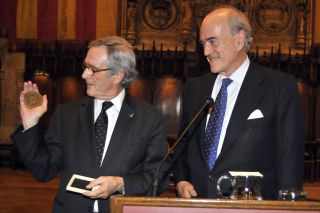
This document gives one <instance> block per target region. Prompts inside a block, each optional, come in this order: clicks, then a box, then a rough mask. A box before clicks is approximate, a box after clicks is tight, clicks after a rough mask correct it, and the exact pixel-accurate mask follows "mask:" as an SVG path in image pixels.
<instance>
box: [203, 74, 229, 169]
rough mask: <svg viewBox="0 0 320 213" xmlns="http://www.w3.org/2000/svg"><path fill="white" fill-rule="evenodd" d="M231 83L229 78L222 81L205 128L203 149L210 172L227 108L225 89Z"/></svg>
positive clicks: (215, 156)
mask: <svg viewBox="0 0 320 213" xmlns="http://www.w3.org/2000/svg"><path fill="white" fill-rule="evenodd" d="M231 82H232V80H231V79H230V78H225V79H223V80H222V86H221V88H220V91H219V94H218V96H217V98H216V101H215V103H214V108H213V109H212V111H211V114H210V118H209V121H208V124H207V128H206V134H205V138H204V147H203V149H204V154H205V157H206V160H207V163H208V167H209V169H210V170H211V169H212V167H213V165H214V163H215V161H216V158H217V150H218V145H219V139H220V134H221V128H222V124H223V119H224V114H225V112H226V107H227V98H228V91H227V87H228V86H229V84H230V83H231Z"/></svg>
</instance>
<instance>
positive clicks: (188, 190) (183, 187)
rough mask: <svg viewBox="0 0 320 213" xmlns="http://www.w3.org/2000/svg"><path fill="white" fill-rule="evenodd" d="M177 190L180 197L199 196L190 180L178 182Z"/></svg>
mask: <svg viewBox="0 0 320 213" xmlns="http://www.w3.org/2000/svg"><path fill="white" fill-rule="evenodd" d="M177 191H178V195H179V196H180V197H184V198H191V197H196V196H197V192H196V190H195V189H194V188H193V185H192V184H191V183H190V182H188V181H180V182H179V183H178V184H177Z"/></svg>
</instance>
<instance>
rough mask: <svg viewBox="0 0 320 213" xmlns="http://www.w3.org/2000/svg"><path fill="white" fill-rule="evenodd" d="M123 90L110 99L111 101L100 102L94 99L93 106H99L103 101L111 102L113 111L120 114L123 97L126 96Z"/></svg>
mask: <svg viewBox="0 0 320 213" xmlns="http://www.w3.org/2000/svg"><path fill="white" fill-rule="evenodd" d="M125 91H126V90H125V89H122V90H121V92H120V93H119V94H118V95H117V96H116V97H114V98H112V99H111V100H101V99H94V102H95V103H94V104H95V106H101V105H102V103H103V102H105V101H111V102H112V103H113V106H112V108H114V109H115V110H117V111H118V112H120V109H121V106H122V103H123V100H124V96H125V94H126V92H125Z"/></svg>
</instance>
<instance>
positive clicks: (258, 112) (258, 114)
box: [247, 109, 263, 120]
mask: <svg viewBox="0 0 320 213" xmlns="http://www.w3.org/2000/svg"><path fill="white" fill-rule="evenodd" d="M257 118H263V114H262V112H261V110H260V109H256V110H254V111H253V112H252V113H251V114H250V115H249V117H248V119H247V120H251V119H257Z"/></svg>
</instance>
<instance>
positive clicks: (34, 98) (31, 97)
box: [23, 91, 42, 109]
mask: <svg viewBox="0 0 320 213" xmlns="http://www.w3.org/2000/svg"><path fill="white" fill-rule="evenodd" d="M23 101H24V105H25V106H26V107H28V108H30V109H32V108H36V107H38V106H40V105H41V104H42V96H41V95H40V93H38V92H34V91H31V92H27V93H26V94H24V98H23Z"/></svg>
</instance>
